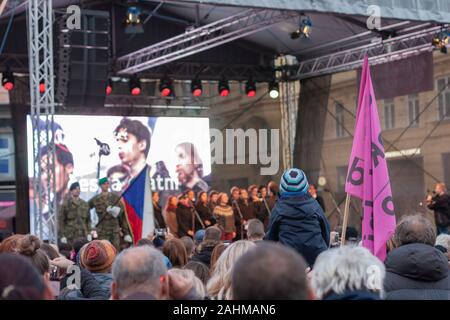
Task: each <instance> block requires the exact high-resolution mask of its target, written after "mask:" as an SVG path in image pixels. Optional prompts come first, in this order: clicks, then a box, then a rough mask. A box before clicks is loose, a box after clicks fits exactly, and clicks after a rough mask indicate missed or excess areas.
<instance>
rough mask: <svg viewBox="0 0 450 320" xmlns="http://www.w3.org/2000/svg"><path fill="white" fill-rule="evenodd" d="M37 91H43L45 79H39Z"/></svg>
mask: <svg viewBox="0 0 450 320" xmlns="http://www.w3.org/2000/svg"><path fill="white" fill-rule="evenodd" d="M39 92H40V93H44V92H45V81H44V80H41V82H39Z"/></svg>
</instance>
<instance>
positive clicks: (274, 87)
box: [269, 81, 280, 99]
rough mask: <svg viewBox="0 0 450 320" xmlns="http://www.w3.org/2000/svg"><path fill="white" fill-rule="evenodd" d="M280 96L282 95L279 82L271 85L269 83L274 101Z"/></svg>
mask: <svg viewBox="0 0 450 320" xmlns="http://www.w3.org/2000/svg"><path fill="white" fill-rule="evenodd" d="M279 95H280V88H279V86H278V82H275V81H272V82H271V83H269V96H270V97H271V98H272V99H276V98H278V96H279Z"/></svg>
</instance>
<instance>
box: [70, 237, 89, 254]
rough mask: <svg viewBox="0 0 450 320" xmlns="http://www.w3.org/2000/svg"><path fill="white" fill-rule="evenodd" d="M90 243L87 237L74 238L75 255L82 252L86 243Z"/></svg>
mask: <svg viewBox="0 0 450 320" xmlns="http://www.w3.org/2000/svg"><path fill="white" fill-rule="evenodd" d="M86 243H89V241H88V240H87V239H86V237H80V238H76V239H75V240H73V244H72V246H73V251H75V255H77V254H78V252H80V250H81V248H82V247H83V246H84V245H85V244H86Z"/></svg>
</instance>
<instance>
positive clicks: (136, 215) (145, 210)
mask: <svg viewBox="0 0 450 320" xmlns="http://www.w3.org/2000/svg"><path fill="white" fill-rule="evenodd" d="M151 199H152V192H151V189H150V178H149V166H145V168H144V169H142V171H141V172H140V173H139V174H138V175H137V176H136V177H135V178H134V179H133V180H131V182H130V184H129V186H128V188H127V189H126V190H125V191H124V193H123V194H122V201H123V204H124V207H125V215H126V217H127V220H128V224H129V226H130V231H131V236H132V237H133V242H134V244H136V242H138V241H139V240H140V239H141V238H142V237H143V236H144V237H146V236H147V235H148V234H150V233H151V232H153V229H154V220H153V205H152V201H151Z"/></svg>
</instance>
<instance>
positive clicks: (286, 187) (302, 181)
mask: <svg viewBox="0 0 450 320" xmlns="http://www.w3.org/2000/svg"><path fill="white" fill-rule="evenodd" d="M308 188H309V184H308V180H307V179H306V175H305V173H304V172H303V171H302V170H300V169H297V168H291V169H288V170H286V171H285V172H283V175H282V176H281V181H280V194H281V195H304V194H306V193H307V192H308Z"/></svg>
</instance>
